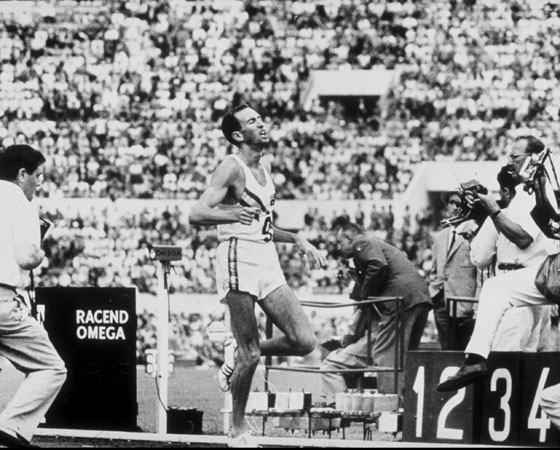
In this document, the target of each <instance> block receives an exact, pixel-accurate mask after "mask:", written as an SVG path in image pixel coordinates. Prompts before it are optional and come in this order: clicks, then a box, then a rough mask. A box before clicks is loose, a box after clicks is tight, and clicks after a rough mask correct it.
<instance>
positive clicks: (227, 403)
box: [222, 305, 233, 435]
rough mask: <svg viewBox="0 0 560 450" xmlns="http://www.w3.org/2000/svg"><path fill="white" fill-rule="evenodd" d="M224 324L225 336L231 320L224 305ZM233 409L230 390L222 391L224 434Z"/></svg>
mask: <svg viewBox="0 0 560 450" xmlns="http://www.w3.org/2000/svg"><path fill="white" fill-rule="evenodd" d="M224 326H225V329H226V336H227V335H228V334H229V333H230V332H231V322H230V317H229V307H228V306H227V305H226V310H225V314H224ZM232 410H233V400H232V397H231V391H229V392H225V393H224V408H223V409H222V413H223V417H224V434H225V435H227V434H229V432H230V430H231V418H232Z"/></svg>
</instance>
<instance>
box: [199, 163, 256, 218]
mask: <svg viewBox="0 0 560 450" xmlns="http://www.w3.org/2000/svg"><path fill="white" fill-rule="evenodd" d="M238 176H239V168H238V167H237V165H236V164H235V163H234V162H233V161H232V160H231V159H226V160H224V161H222V163H220V165H219V166H218V168H217V169H216V171H215V172H214V174H213V175H212V179H211V181H210V185H209V186H208V188H207V189H206V191H204V193H203V194H202V196H201V197H200V199H199V200H198V201H197V202H196V203H195V204H194V206H193V208H192V210H191V212H190V214H189V223H190V224H191V225H219V224H223V223H235V222H240V223H242V224H244V225H251V223H252V222H253V220H254V219H255V217H257V215H258V213H259V208H257V207H249V206H247V207H244V206H240V205H231V206H224V205H222V201H223V200H224V199H225V198H226V195H227V193H228V191H229V189H230V188H232V187H234V183H235V181H236V179H237V177H238Z"/></svg>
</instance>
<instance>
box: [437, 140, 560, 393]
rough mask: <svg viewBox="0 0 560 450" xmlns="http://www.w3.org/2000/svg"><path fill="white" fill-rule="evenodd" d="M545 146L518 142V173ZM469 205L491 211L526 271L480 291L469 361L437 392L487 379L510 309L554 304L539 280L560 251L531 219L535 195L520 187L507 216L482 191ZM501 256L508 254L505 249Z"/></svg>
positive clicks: (513, 157)
mask: <svg viewBox="0 0 560 450" xmlns="http://www.w3.org/2000/svg"><path fill="white" fill-rule="evenodd" d="M544 148H545V146H544V144H543V143H542V142H541V141H540V140H539V139H537V138H536V137H534V136H520V137H518V138H517V139H515V141H514V143H513V146H512V151H511V153H510V155H509V158H510V161H511V164H512V165H513V166H515V169H516V171H517V173H519V171H520V169H521V167H522V166H523V163H524V161H525V159H526V158H527V157H530V155H532V154H538V153H540V152H541V151H543V150H544ZM468 201H469V202H471V204H474V202H475V201H479V202H480V203H481V205H482V206H483V207H484V208H485V209H486V211H487V212H488V213H489V217H490V219H491V220H492V221H493V223H494V226H495V227H496V230H497V231H498V232H499V233H501V234H502V235H503V236H504V237H505V238H506V239H507V240H509V241H510V242H511V243H513V244H514V245H515V246H516V247H517V248H518V249H519V250H522V251H525V252H526V253H525V254H523V260H522V262H523V264H524V267H523V268H521V269H518V270H512V271H509V272H506V273H503V274H499V275H497V276H495V277H493V278H490V279H488V280H486V282H485V283H484V285H483V287H482V290H481V292H480V299H479V304H478V313H477V320H476V323H475V327H474V331H473V334H472V337H471V340H470V341H469V344H468V346H467V348H466V349H465V354H466V355H465V361H464V363H463V364H462V365H461V367H460V368H459V370H458V371H457V373H455V374H454V375H453V376H452V377H450V378H448V379H447V380H445V381H443V382H442V383H440V384H439V385H438V387H437V390H438V391H439V392H447V391H455V390H458V389H460V388H462V387H464V386H466V385H468V384H470V383H472V382H474V381H476V380H479V379H482V378H484V377H486V376H487V374H488V368H487V366H486V359H487V358H488V354H489V353H490V350H491V347H492V343H493V341H494V338H495V336H496V332H497V330H498V327H499V325H500V321H501V320H502V317H503V316H504V314H505V312H506V311H507V310H508V309H510V308H511V307H518V306H535V305H539V306H540V305H543V304H551V303H550V302H549V301H548V300H547V299H546V298H545V297H544V296H543V295H542V294H541V293H540V291H539V290H538V289H537V288H536V287H535V276H536V273H537V271H538V269H539V267H540V264H541V263H542V262H543V261H544V259H545V258H546V257H547V256H548V255H549V254H553V253H556V252H558V245H557V244H558V241H553V240H551V239H548V238H547V237H546V236H545V235H544V234H543V233H542V231H541V230H540V229H539V227H538V226H537V225H536V223H535V221H534V220H533V218H532V217H531V214H530V212H531V210H532V209H533V208H534V206H535V204H536V202H535V198H534V195H532V194H529V193H527V192H526V191H524V190H523V188H522V187H521V188H518V189H516V196H515V197H514V199H513V200H512V201H511V203H510V205H509V208H508V210H507V212H503V211H502V210H501V209H500V207H499V205H498V203H497V202H496V200H494V198H493V197H492V196H491V195H485V194H481V193H478V194H476V197H474V196H473V198H470V199H469V200H468ZM512 250H513V249H512ZM503 252H504V254H507V252H506V249H504V250H503ZM515 253H517V250H515ZM515 253H512V254H510V255H508V256H511V257H512V258H517V259H514V260H513V261H512V262H516V261H521V260H520V259H519V258H521V256H520V255H519V254H517V256H516V255H515Z"/></svg>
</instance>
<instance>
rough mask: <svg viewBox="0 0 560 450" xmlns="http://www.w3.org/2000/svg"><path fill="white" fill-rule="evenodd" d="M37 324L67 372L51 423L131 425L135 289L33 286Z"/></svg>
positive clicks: (49, 415) (133, 425) (65, 425)
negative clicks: (40, 323) (38, 312)
mask: <svg viewBox="0 0 560 450" xmlns="http://www.w3.org/2000/svg"><path fill="white" fill-rule="evenodd" d="M36 298H37V303H38V304H39V305H40V310H41V311H42V320H43V322H44V323H43V325H44V327H45V329H46V330H47V332H48V333H49V336H50V338H51V341H52V343H53V345H54V346H55V348H56V349H57V351H58V353H59V354H60V356H61V357H62V359H63V360H64V362H65V363H66V367H67V368H68V377H67V380H66V383H65V384H64V386H63V388H62V390H61V392H60V394H59V395H58V397H57V399H56V400H55V402H54V404H53V405H52V407H51V408H50V410H49V412H48V413H47V416H46V424H45V426H47V427H51V428H76V429H104V430H130V431H132V430H135V429H136V415H137V404H136V304H135V299H136V289H135V288H73V287H56V288H38V289H37V290H36Z"/></svg>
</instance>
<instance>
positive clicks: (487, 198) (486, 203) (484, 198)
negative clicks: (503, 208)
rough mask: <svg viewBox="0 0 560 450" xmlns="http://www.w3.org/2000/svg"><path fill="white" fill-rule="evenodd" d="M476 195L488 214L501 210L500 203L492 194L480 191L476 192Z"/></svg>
mask: <svg viewBox="0 0 560 450" xmlns="http://www.w3.org/2000/svg"><path fill="white" fill-rule="evenodd" d="M476 197H477V199H478V200H479V202H480V205H482V207H483V208H484V209H485V210H486V212H488V214H492V213H495V212H496V211H499V210H500V205H498V202H497V201H496V200H495V199H494V197H493V196H492V195H491V194H482V193H480V192H479V193H477V194H476Z"/></svg>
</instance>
